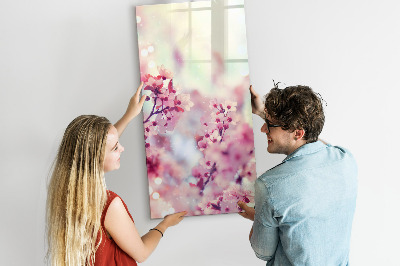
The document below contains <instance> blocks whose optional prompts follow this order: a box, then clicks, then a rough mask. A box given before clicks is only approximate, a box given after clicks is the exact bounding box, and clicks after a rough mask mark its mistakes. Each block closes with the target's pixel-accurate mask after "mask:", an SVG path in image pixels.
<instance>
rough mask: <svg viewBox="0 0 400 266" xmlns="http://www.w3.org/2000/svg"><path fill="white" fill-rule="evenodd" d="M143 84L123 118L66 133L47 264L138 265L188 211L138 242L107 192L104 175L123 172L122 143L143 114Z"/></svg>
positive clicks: (53, 185) (54, 185) (83, 122)
mask: <svg viewBox="0 0 400 266" xmlns="http://www.w3.org/2000/svg"><path fill="white" fill-rule="evenodd" d="M142 86H143V83H142V84H141V85H140V86H139V88H138V89H137V91H136V93H135V94H134V95H133V97H132V98H131V100H130V102H129V105H128V108H127V110H126V112H125V114H124V115H123V116H122V118H121V119H120V120H119V121H118V122H117V123H116V124H115V125H112V124H111V123H110V122H109V121H108V120H107V118H105V117H99V116H95V115H82V116H79V117H77V118H75V119H74V120H73V121H72V122H71V123H70V124H69V125H68V127H67V129H66V130H65V133H64V136H63V139H62V141H61V145H60V147H59V150H58V154H57V157H56V161H55V165H54V169H53V173H52V176H51V180H50V183H49V187H48V197H47V212H46V214H47V215H46V216H47V217H46V220H47V237H48V245H49V249H48V259H49V261H50V263H51V264H52V265H74V266H75V265H95V266H100V265H107V266H111V265H137V264H136V261H137V262H143V261H144V260H146V259H147V258H148V256H149V255H150V254H151V253H152V251H153V250H154V249H155V248H156V246H157V245H158V243H159V241H160V239H161V237H163V234H164V232H165V230H166V229H167V228H168V227H170V226H173V225H176V224H178V223H179V222H180V221H181V220H182V219H183V217H184V215H185V214H186V212H180V213H175V214H172V215H168V216H166V217H165V218H164V220H163V221H161V222H160V223H159V224H158V225H157V226H156V227H155V228H152V229H150V231H149V232H148V233H147V234H145V235H144V236H142V237H140V235H139V233H138V232H137V230H136V227H135V224H134V222H133V219H132V216H131V215H130V213H129V211H128V208H127V207H126V205H125V203H124V202H123V200H122V199H121V198H120V197H119V196H118V195H117V194H115V193H114V192H112V191H109V190H107V189H106V184H105V180H104V173H106V172H109V171H112V170H116V169H118V168H119V167H120V159H119V158H120V155H121V152H123V151H124V147H123V146H122V145H121V144H120V143H119V141H118V139H119V136H121V134H122V132H123V131H124V129H125V128H126V126H127V125H128V123H129V122H130V121H131V120H132V119H133V118H134V117H135V116H137V115H138V114H139V112H140V111H141V109H142V106H143V103H144V100H145V96H142V97H141V99H140V100H139V95H140V91H141V89H142Z"/></svg>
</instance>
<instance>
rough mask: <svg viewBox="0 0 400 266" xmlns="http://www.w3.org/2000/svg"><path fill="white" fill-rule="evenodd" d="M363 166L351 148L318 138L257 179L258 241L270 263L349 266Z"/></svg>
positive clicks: (261, 254) (255, 244) (261, 253)
mask: <svg viewBox="0 0 400 266" xmlns="http://www.w3.org/2000/svg"><path fill="white" fill-rule="evenodd" d="M356 176H357V167H356V163H355V160H354V158H353V156H352V155H351V154H350V153H349V152H348V151H347V150H345V149H342V148H339V147H333V146H330V145H324V144H323V143H321V142H319V141H317V142H314V143H310V144H306V145H303V146H302V147H300V148H299V149H297V150H296V151H295V152H293V153H292V154H290V155H289V156H288V157H287V158H286V159H285V160H284V161H283V163H281V164H280V165H278V166H276V167H274V168H273V169H270V170H269V171H267V172H265V173H264V174H263V175H262V176H260V177H259V178H258V179H257V181H256V217H255V222H254V226H253V230H254V233H253V236H252V239H251V242H252V246H253V248H254V250H255V252H256V254H257V256H258V257H260V258H261V259H265V260H269V261H268V264H267V265H324V266H329V265H346V264H347V263H348V254H349V247H350V234H351V225H352V220H353V215H354V210H355V202H356V195H357V179H356Z"/></svg>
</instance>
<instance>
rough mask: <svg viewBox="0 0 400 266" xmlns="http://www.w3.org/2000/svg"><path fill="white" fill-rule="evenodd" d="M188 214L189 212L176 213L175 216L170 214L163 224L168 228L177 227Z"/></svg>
mask: <svg viewBox="0 0 400 266" xmlns="http://www.w3.org/2000/svg"><path fill="white" fill-rule="evenodd" d="M186 214H187V211H183V212H177V213H174V214H169V215H167V216H165V217H164V220H163V222H164V223H165V225H166V226H168V227H170V226H174V225H177V224H179V223H180V222H181V221H182V220H183V218H184V217H185V215H186Z"/></svg>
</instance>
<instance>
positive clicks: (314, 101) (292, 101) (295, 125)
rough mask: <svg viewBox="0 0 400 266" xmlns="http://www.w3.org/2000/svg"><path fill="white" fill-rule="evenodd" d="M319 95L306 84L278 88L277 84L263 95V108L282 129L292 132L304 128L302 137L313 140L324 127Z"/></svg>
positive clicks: (308, 140)
mask: <svg viewBox="0 0 400 266" xmlns="http://www.w3.org/2000/svg"><path fill="white" fill-rule="evenodd" d="M322 101H323V99H322V97H321V95H319V94H317V93H315V92H314V91H313V90H312V89H311V88H310V87H308V86H302V85H298V86H290V87H286V88H284V89H279V88H278V87H277V84H276V85H275V87H274V88H273V89H271V91H270V92H269V93H268V94H267V95H266V96H265V109H266V111H267V113H268V114H269V115H270V116H271V118H272V119H274V120H276V121H277V122H278V123H279V124H281V125H282V129H284V130H289V131H290V132H293V131H294V130H296V129H304V131H305V134H304V137H303V139H304V140H306V142H307V143H311V142H315V141H317V140H318V136H319V134H320V133H321V131H322V128H323V127H324V122H325V115H324V110H323V106H322Z"/></svg>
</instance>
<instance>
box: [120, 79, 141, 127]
mask: <svg viewBox="0 0 400 266" xmlns="http://www.w3.org/2000/svg"><path fill="white" fill-rule="evenodd" d="M142 88H143V82H141V83H140V86H139V87H138V89H137V90H136V93H135V94H134V95H133V96H132V98H131V100H130V101H129V104H128V108H127V109H126V112H125V116H126V117H127V118H128V119H129V120H132V119H133V118H134V117H135V116H137V115H138V114H139V113H140V111H141V110H142V107H143V104H144V101H145V100H146V95H142V97H141V98H140V100H139V96H140V92H141V91H142Z"/></svg>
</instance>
